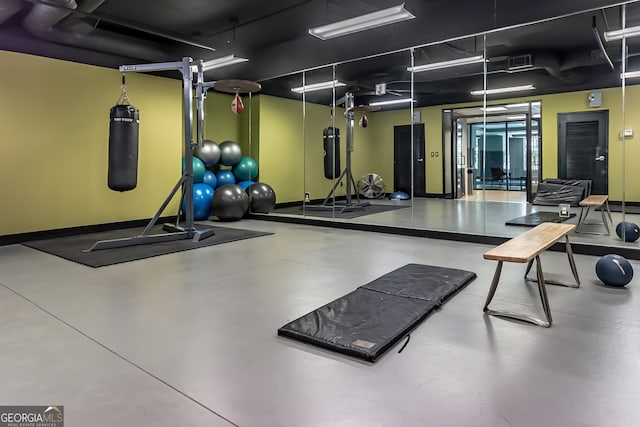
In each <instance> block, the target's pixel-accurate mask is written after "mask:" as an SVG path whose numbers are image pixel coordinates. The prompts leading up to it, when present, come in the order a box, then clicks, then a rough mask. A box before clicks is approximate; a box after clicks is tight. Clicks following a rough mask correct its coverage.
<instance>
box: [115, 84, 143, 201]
mask: <svg viewBox="0 0 640 427" xmlns="http://www.w3.org/2000/svg"><path fill="white" fill-rule="evenodd" d="M121 101H122V103H121ZM139 127H140V112H139V111H138V109H137V108H135V107H134V106H133V105H131V104H129V99H128V98H127V92H126V87H125V78H124V75H123V76H122V95H121V96H120V99H119V100H118V103H117V104H116V105H114V106H113V107H111V110H110V112H109V171H108V177H107V181H108V185H109V188H110V189H111V190H114V191H129V190H133V189H134V188H136V185H137V184H138V133H139Z"/></svg>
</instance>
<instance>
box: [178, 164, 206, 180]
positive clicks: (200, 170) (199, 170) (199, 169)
mask: <svg viewBox="0 0 640 427" xmlns="http://www.w3.org/2000/svg"><path fill="white" fill-rule="evenodd" d="M192 159H193V161H192V164H193V183H194V184H197V183H199V182H202V180H203V179H204V172H205V171H206V169H205V167H204V162H203V161H202V160H200V159H199V158H197V157H192ZM185 170H186V163H185V159H184V157H183V158H182V173H184V171H185Z"/></svg>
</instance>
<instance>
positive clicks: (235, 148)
mask: <svg viewBox="0 0 640 427" xmlns="http://www.w3.org/2000/svg"><path fill="white" fill-rule="evenodd" d="M182 169H183V172H184V169H185V164H184V160H183V164H182ZM257 177H258V164H257V163H256V161H255V160H254V159H252V158H251V157H247V156H243V155H242V150H241V149H240V146H239V145H238V144H237V143H235V142H233V141H224V142H222V143H220V144H219V145H218V144H216V143H215V142H214V141H211V140H204V141H203V143H202V146H201V147H196V148H194V150H193V182H194V185H193V202H194V220H205V219H207V218H209V217H210V216H211V215H215V216H217V217H218V218H219V219H220V220H222V221H237V220H239V219H241V218H242V217H243V216H245V214H246V213H247V212H248V211H250V212H256V213H269V212H270V211H271V210H273V208H274V207H275V204H276V196H275V192H274V191H273V189H272V188H271V187H270V186H269V185H267V184H265V183H262V182H256V178H257ZM182 208H183V210H184V201H183V204H182Z"/></svg>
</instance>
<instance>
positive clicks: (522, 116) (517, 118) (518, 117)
mask: <svg viewBox="0 0 640 427" xmlns="http://www.w3.org/2000/svg"><path fill="white" fill-rule="evenodd" d="M526 118H527V116H525V115H524V114H519V115H517V116H507V120H524V119H526Z"/></svg>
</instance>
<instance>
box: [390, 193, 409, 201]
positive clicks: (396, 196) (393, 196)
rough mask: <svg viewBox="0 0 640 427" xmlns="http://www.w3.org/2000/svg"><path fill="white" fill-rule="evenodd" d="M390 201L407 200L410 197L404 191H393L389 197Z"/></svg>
mask: <svg viewBox="0 0 640 427" xmlns="http://www.w3.org/2000/svg"><path fill="white" fill-rule="evenodd" d="M389 198H390V199H391V200H409V199H410V197H409V195H408V194H407V193H405V192H404V191H395V192H393V193H391V195H390V196H389Z"/></svg>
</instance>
